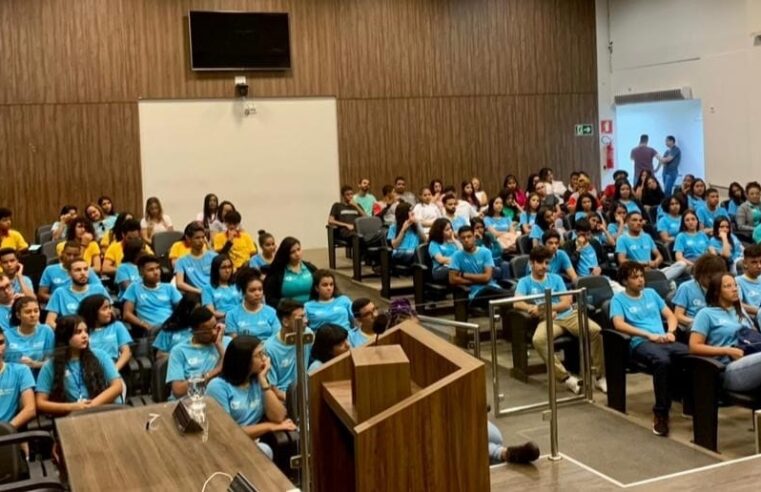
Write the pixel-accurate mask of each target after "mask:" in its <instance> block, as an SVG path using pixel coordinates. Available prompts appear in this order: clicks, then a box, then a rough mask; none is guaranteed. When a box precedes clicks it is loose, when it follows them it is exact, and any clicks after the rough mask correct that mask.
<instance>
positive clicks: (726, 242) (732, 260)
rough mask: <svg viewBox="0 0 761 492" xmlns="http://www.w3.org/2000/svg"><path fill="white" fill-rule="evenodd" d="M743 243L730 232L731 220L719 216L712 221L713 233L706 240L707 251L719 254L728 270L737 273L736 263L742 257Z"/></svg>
mask: <svg viewBox="0 0 761 492" xmlns="http://www.w3.org/2000/svg"><path fill="white" fill-rule="evenodd" d="M743 249H744V248H743V244H742V242H740V240H739V239H738V238H737V236H735V235H734V234H732V222H730V220H729V219H728V218H727V217H719V218H717V219H716V220H715V221H714V222H713V234H712V235H711V239H710V240H709V241H708V251H709V252H710V253H711V254H713V255H717V256H720V257H721V258H723V259H724V261H726V262H727V264H728V265H729V271H730V273H732V274H733V275H736V274H737V264H738V263H739V262H740V260H742V257H743Z"/></svg>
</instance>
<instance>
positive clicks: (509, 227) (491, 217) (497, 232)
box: [484, 196, 518, 251]
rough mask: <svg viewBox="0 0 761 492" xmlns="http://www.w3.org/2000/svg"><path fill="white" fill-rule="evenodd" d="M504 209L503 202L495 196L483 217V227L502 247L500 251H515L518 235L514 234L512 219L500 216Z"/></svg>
mask: <svg viewBox="0 0 761 492" xmlns="http://www.w3.org/2000/svg"><path fill="white" fill-rule="evenodd" d="M504 208H505V207H504V202H503V201H502V198H501V197H499V196H495V197H493V198H492V199H491V200H489V206H488V208H487V209H486V214H485V215H484V225H485V226H486V230H488V231H489V232H491V233H492V235H494V237H496V238H497V241H499V245H500V246H502V250H508V251H509V250H514V249H515V240H516V239H517V238H518V235H517V234H516V232H515V228H514V226H513V219H512V217H505V216H504V215H503V214H502V211H503V210H504Z"/></svg>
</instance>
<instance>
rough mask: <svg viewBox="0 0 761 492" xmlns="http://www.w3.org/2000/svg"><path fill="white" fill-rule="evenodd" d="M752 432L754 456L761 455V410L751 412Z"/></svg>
mask: <svg viewBox="0 0 761 492" xmlns="http://www.w3.org/2000/svg"><path fill="white" fill-rule="evenodd" d="M753 430H754V431H755V433H756V454H761V410H756V411H755V412H753Z"/></svg>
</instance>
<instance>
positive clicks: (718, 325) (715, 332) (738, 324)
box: [692, 306, 753, 364]
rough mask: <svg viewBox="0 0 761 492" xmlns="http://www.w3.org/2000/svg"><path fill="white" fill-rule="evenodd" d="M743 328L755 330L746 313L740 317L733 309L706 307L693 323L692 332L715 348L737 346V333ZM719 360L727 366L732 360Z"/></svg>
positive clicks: (725, 358) (727, 358)
mask: <svg viewBox="0 0 761 492" xmlns="http://www.w3.org/2000/svg"><path fill="white" fill-rule="evenodd" d="M741 328H753V322H752V321H751V319H750V318H749V317H748V316H747V315H746V314H745V313H744V312H743V315H742V316H738V313H737V311H736V310H735V308H733V307H732V308H729V309H724V308H721V307H714V306H709V307H706V308H705V309H701V310H700V312H699V313H698V314H697V316H695V319H694V320H693V322H692V331H694V332H696V333H700V334H701V335H703V336H704V337H706V343H707V344H708V345H711V346H713V347H731V346H733V345H737V332H738V331H739V330H740V329H741ZM719 360H721V361H722V362H723V363H725V364H726V363H728V362H729V361H730V358H729V357H727V356H723V357H721V358H720V359H719Z"/></svg>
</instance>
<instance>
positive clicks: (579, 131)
mask: <svg viewBox="0 0 761 492" xmlns="http://www.w3.org/2000/svg"><path fill="white" fill-rule="evenodd" d="M593 132H594V127H593V126H592V124H591V123H582V124H579V125H576V136H577V137H591V136H592V135H593Z"/></svg>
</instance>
